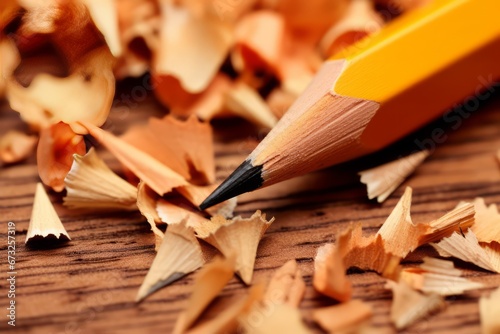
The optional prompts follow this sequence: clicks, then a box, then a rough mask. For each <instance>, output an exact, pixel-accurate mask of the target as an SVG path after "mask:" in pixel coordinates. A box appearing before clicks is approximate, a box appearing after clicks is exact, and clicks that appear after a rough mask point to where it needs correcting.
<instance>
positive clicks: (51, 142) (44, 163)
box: [37, 123, 85, 192]
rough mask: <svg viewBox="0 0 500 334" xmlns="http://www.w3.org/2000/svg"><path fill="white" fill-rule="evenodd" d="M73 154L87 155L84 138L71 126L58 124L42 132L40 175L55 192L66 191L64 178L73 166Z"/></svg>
mask: <svg viewBox="0 0 500 334" xmlns="http://www.w3.org/2000/svg"><path fill="white" fill-rule="evenodd" d="M73 154H79V155H83V154H85V142H84V140H83V137H82V136H80V135H77V134H75V133H74V132H73V130H72V129H71V128H70V126H69V125H67V124H64V123H57V124H54V125H52V126H51V127H49V128H46V129H42V131H40V141H39V142H38V148H37V167H38V175H39V176H40V179H41V180H42V182H43V183H44V184H46V185H48V186H49V187H51V188H52V189H54V190H55V191H58V192H59V191H62V190H63V189H64V178H65V177H66V175H67V174H68V172H69V171H70V169H71V165H72V164H73Z"/></svg>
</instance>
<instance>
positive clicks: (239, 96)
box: [225, 81, 278, 129]
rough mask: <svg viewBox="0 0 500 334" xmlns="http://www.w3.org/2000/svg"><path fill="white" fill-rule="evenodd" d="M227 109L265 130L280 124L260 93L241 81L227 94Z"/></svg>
mask: <svg viewBox="0 0 500 334" xmlns="http://www.w3.org/2000/svg"><path fill="white" fill-rule="evenodd" d="M225 107H226V108H227V109H228V110H229V111H231V112H232V113H234V114H236V115H238V116H240V117H242V118H245V119H247V120H249V121H250V122H252V123H254V124H256V125H259V126H262V127H264V128H269V129H271V128H273V127H274V126H275V125H276V123H277V122H278V119H277V118H276V116H275V115H274V114H273V112H272V111H271V110H270V109H269V107H268V106H267V104H266V101H264V99H262V97H261V96H260V95H259V93H257V91H256V90H255V89H253V88H252V87H250V86H248V85H247V84H245V83H244V82H241V81H240V82H237V83H235V84H234V85H233V86H232V87H231V88H230V89H229V90H228V91H227V92H226V100H225Z"/></svg>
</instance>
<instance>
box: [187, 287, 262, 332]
mask: <svg viewBox="0 0 500 334" xmlns="http://www.w3.org/2000/svg"><path fill="white" fill-rule="evenodd" d="M263 291H264V288H263V285H261V284H258V285H254V286H252V287H251V288H250V291H249V292H248V295H247V296H244V297H242V298H240V299H238V300H237V301H236V302H233V303H232V304H231V306H229V307H227V308H226V309H224V310H223V311H222V312H221V313H219V314H218V315H217V316H216V317H215V318H213V319H212V320H209V321H207V322H204V323H202V324H200V325H198V326H196V327H195V328H193V329H191V330H189V331H188V332H187V333H188V334H205V333H232V332H234V331H235V330H236V329H237V327H238V320H239V318H243V317H245V316H246V315H247V314H248V313H249V312H250V311H251V310H252V308H253V307H254V305H255V304H256V303H257V302H258V301H259V300H260V299H261V298H262V293H263Z"/></svg>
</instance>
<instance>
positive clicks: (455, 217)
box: [420, 203, 476, 245]
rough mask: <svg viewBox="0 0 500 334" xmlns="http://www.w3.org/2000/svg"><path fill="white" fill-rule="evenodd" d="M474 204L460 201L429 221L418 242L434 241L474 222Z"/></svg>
mask: <svg viewBox="0 0 500 334" xmlns="http://www.w3.org/2000/svg"><path fill="white" fill-rule="evenodd" d="M475 213H476V212H475V210H474V204H472V203H462V204H460V205H459V206H457V207H456V208H455V209H453V210H451V211H450V212H448V213H446V214H445V215H443V216H441V217H440V218H438V219H436V220H433V221H431V222H430V223H429V229H428V231H427V233H426V234H425V235H424V236H423V237H422V238H421V239H420V244H421V245H424V244H427V243H430V242H436V241H438V240H441V239H442V238H444V237H448V236H450V235H451V234H452V233H453V232H455V231H459V230H465V229H467V228H469V227H471V226H472V225H473V224H474V215H475Z"/></svg>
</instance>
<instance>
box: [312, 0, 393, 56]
mask: <svg viewBox="0 0 500 334" xmlns="http://www.w3.org/2000/svg"><path fill="white" fill-rule="evenodd" d="M383 25H384V20H383V19H382V17H381V16H380V15H379V14H378V13H377V12H376V11H375V8H374V6H373V3H372V2H371V1H369V0H354V1H351V3H350V4H349V7H348V9H347V12H346V13H345V15H344V16H343V17H342V19H341V20H340V21H339V22H337V23H335V24H334V25H333V26H332V27H331V28H330V30H328V32H327V33H326V34H325V35H324V36H323V38H322V40H321V41H320V43H319V47H320V49H321V52H322V53H323V55H324V56H325V58H328V57H330V56H332V55H334V54H335V53H337V52H339V51H340V50H342V49H344V48H346V47H348V46H349V45H351V44H354V43H356V42H357V41H358V40H360V39H362V38H364V37H366V36H368V35H370V34H373V33H375V32H377V31H379V30H380V28H382V26H383Z"/></svg>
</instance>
